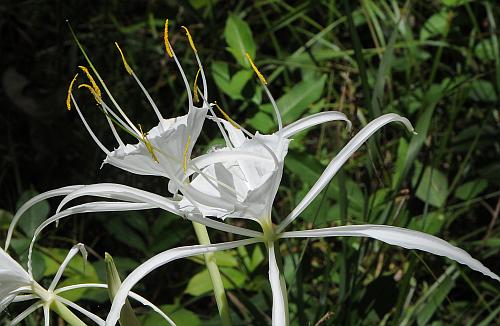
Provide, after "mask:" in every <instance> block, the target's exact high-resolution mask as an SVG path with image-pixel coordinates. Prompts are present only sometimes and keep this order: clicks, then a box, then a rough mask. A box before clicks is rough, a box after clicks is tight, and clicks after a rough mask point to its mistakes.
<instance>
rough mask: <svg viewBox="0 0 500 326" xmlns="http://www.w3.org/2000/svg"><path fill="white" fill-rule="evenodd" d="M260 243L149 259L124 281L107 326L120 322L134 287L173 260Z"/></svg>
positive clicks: (185, 249)
mask: <svg viewBox="0 0 500 326" xmlns="http://www.w3.org/2000/svg"><path fill="white" fill-rule="evenodd" d="M259 241H260V239H246V240H239V241H232V242H225V243H218V244H210V245H195V246H186V247H179V248H173V249H170V250H167V251H164V252H162V253H160V254H158V255H156V256H154V257H152V258H150V259H148V260H147V261H146V262H144V263H142V264H141V265H140V266H139V267H137V268H136V269H135V270H134V271H133V272H132V273H130V275H129V276H127V278H126V279H125V280H123V283H122V285H121V286H120V288H119V289H118V292H117V293H116V295H115V299H114V300H113V304H112V305H111V310H110V311H109V314H108V317H107V319H106V325H107V326H114V325H115V324H116V323H117V322H118V319H119V318H120V311H121V309H122V306H123V305H124V304H125V300H126V298H127V295H128V293H129V292H130V290H131V289H132V287H133V286H134V285H135V284H137V283H138V282H139V281H140V280H141V279H143V278H144V277H145V276H146V275H147V274H149V273H150V272H151V271H153V270H155V269H157V268H159V267H160V266H163V265H165V264H167V263H169V262H171V261H173V260H177V259H180V258H186V257H191V256H196V255H200V254H205V253H208V252H215V251H221V250H228V249H233V248H236V247H240V246H246V245H249V244H252V243H256V242H259Z"/></svg>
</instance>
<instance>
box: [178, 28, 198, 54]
mask: <svg viewBox="0 0 500 326" xmlns="http://www.w3.org/2000/svg"><path fill="white" fill-rule="evenodd" d="M181 27H182V28H183V29H184V31H186V36H187V38H188V41H189V45H191V48H192V49H193V51H194V53H197V52H198V51H196V47H195V46H194V42H193V38H192V37H191V33H189V30H188V29H187V27H186V26H181Z"/></svg>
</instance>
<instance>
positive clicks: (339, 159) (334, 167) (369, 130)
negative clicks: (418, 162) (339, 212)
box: [277, 113, 413, 232]
mask: <svg viewBox="0 0 500 326" xmlns="http://www.w3.org/2000/svg"><path fill="white" fill-rule="evenodd" d="M390 122H401V123H403V124H404V125H405V126H406V128H408V130H410V131H413V127H412V125H411V123H410V121H408V119H406V118H403V117H401V116H399V115H397V114H394V113H388V114H384V115H383V116H380V117H378V118H376V119H375V120H373V121H371V122H370V123H369V124H367V125H366V126H365V127H364V128H363V129H361V130H360V131H359V132H358V133H357V134H356V136H354V137H353V138H352V139H351V140H350V141H349V143H347V145H345V146H344V147H343V148H342V150H340V152H339V153H338V154H337V155H336V156H335V158H334V159H333V160H332V161H331V162H330V164H328V166H327V167H326V169H325V171H323V173H322V174H321V176H320V177H319V179H318V181H316V183H315V184H314V186H312V188H311V190H309V192H308V193H307V194H306V195H305V197H304V198H303V199H302V200H301V201H300V203H299V204H298V205H297V206H296V207H295V208H294V209H293V211H292V212H291V213H290V214H289V215H288V216H287V217H286V218H285V219H284V220H283V221H282V222H281V223H280V225H279V226H278V228H277V232H281V231H283V230H284V229H285V228H286V227H287V226H288V225H289V224H290V223H292V222H293V221H294V220H295V219H296V218H297V217H298V216H299V215H300V213H302V212H303V211H304V209H306V208H307V206H309V204H310V203H311V202H312V201H313V200H314V198H316V196H318V195H319V193H320V192H321V191H322V190H323V188H325V186H326V185H327V184H328V183H329V182H330V180H332V178H333V177H334V176H335V174H336V173H337V171H338V170H339V169H340V168H341V167H342V165H344V163H345V162H346V161H347V160H348V159H349V157H351V155H352V154H353V153H354V152H355V151H356V150H358V148H359V147H361V145H363V144H364V143H365V141H366V140H368V138H370V137H371V135H373V134H374V133H375V132H376V131H377V130H378V129H380V128H382V127H383V126H385V125H386V124H388V123H390Z"/></svg>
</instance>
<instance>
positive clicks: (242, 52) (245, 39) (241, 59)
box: [224, 14, 256, 68]
mask: <svg viewBox="0 0 500 326" xmlns="http://www.w3.org/2000/svg"><path fill="white" fill-rule="evenodd" d="M224 37H225V38H226V43H227V45H228V47H229V48H228V50H229V52H231V54H232V55H233V56H234V58H235V59H236V60H237V61H238V63H239V64H240V65H242V66H243V67H246V68H249V67H250V64H249V63H248V60H247V58H246V53H247V52H248V54H250V56H251V57H252V59H253V58H255V50H256V46H255V42H254V40H253V36H252V31H251V30H250V27H249V26H248V24H247V23H246V22H245V21H243V20H242V19H241V18H240V17H238V16H236V15H233V14H232V15H229V17H228V18H227V20H226V28H225V29H224Z"/></svg>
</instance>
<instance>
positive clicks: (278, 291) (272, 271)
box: [268, 242, 287, 326]
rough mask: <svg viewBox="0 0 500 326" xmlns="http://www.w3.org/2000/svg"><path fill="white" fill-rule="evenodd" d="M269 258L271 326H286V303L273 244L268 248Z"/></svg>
mask: <svg viewBox="0 0 500 326" xmlns="http://www.w3.org/2000/svg"><path fill="white" fill-rule="evenodd" d="M268 256H269V283H270V284H271V291H272V294H273V309H272V314H273V315H272V316H273V317H272V320H273V326H281V325H286V319H287V318H286V309H287V307H286V303H285V300H284V295H285V293H283V288H282V287H281V282H280V270H279V268H278V262H277V261H276V254H275V252H274V243H273V242H271V243H270V244H269V246H268Z"/></svg>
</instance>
